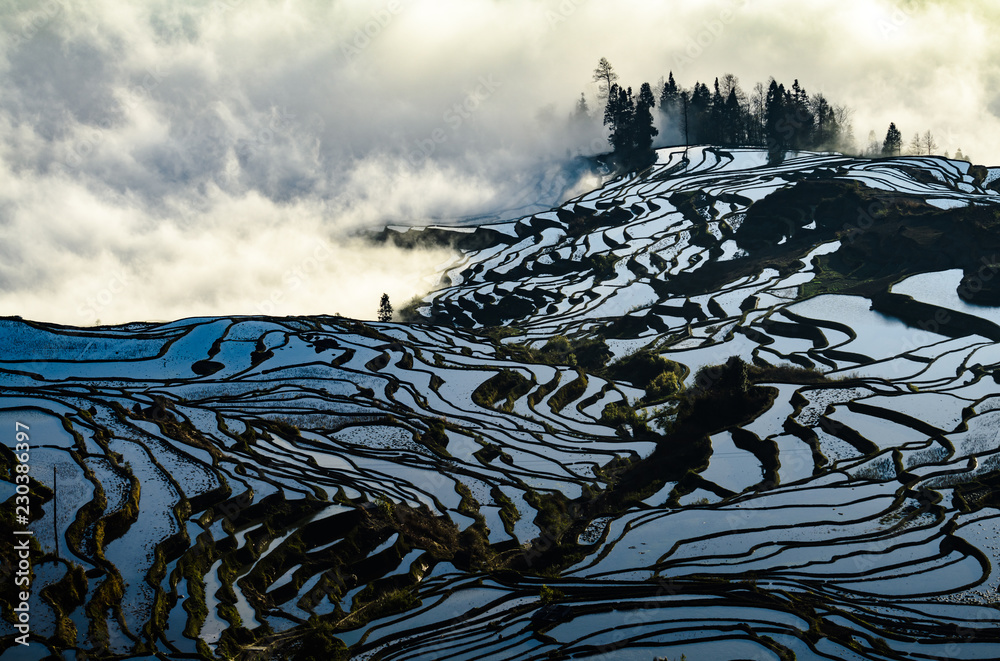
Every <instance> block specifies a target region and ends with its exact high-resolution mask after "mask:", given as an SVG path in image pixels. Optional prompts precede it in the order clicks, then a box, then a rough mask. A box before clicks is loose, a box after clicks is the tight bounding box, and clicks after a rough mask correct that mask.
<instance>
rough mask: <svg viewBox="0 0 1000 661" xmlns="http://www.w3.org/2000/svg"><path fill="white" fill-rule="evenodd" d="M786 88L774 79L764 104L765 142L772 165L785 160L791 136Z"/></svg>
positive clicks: (768, 159) (769, 161)
mask: <svg viewBox="0 0 1000 661" xmlns="http://www.w3.org/2000/svg"><path fill="white" fill-rule="evenodd" d="M786 96H787V95H786V94H785V86H784V85H779V84H778V81H776V80H774V79H772V80H771V85H770V86H769V87H768V88H767V99H766V100H765V102H764V140H765V141H766V143H767V162H768V163H771V164H772V165H775V164H778V163H781V162H782V161H783V160H785V151H787V149H788V140H789V138H790V137H791V135H789V133H790V132H789V131H788V128H789V127H788V126H787V125H786V124H787V122H786V120H785V100H786Z"/></svg>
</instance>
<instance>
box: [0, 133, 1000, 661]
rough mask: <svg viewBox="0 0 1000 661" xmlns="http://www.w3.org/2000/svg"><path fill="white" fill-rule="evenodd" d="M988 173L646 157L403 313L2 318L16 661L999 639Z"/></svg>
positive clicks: (750, 650)
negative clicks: (25, 560) (138, 320)
mask: <svg viewBox="0 0 1000 661" xmlns="http://www.w3.org/2000/svg"><path fill="white" fill-rule="evenodd" d="M998 174H1000V170H987V169H985V168H971V167H970V166H969V165H968V164H966V163H961V162H955V161H947V160H944V159H938V158H905V159H884V160H877V161H869V160H858V159H849V158H846V157H843V156H839V155H828V154H804V155H801V156H800V157H799V158H795V159H789V160H787V161H786V162H785V163H784V164H783V165H781V166H779V167H770V166H766V165H765V163H764V156H763V155H762V154H761V153H759V152H755V151H749V150H734V151H731V152H723V151H719V150H712V149H702V148H699V149H691V150H689V152H688V154H687V159H685V158H684V153H683V152H681V151H673V152H671V151H666V150H665V151H663V152H661V154H660V159H659V163H658V164H657V165H655V166H653V167H652V168H650V169H649V170H647V171H646V172H644V173H641V174H640V175H638V176H630V177H627V178H623V179H620V180H617V181H614V182H611V183H610V184H608V185H607V186H605V187H603V188H602V189H600V190H597V191H594V192H592V193H589V194H587V195H584V196H582V197H580V198H578V199H576V200H573V201H571V202H569V203H568V204H566V205H564V206H563V207H561V208H560V209H556V210H553V211H552V212H548V213H544V214H536V215H534V216H530V217H526V218H523V219H521V220H518V221H516V222H509V223H502V224H496V225H492V226H488V227H484V228H481V229H480V230H478V231H477V238H476V240H475V241H468V240H466V241H465V242H463V241H462V239H463V237H464V238H467V237H468V236H469V233H468V232H464V233H462V234H460V235H459V234H456V241H455V242H456V243H457V244H458V245H463V246H464V247H465V249H464V251H463V253H462V255H461V257H460V259H459V260H458V261H457V262H456V264H455V265H454V266H453V267H451V268H450V269H448V271H447V272H446V273H445V274H444V278H445V279H444V283H445V285H444V286H443V287H442V288H441V289H439V290H438V291H435V292H433V293H432V294H430V295H429V296H428V297H427V298H426V299H425V300H424V301H423V302H422V303H421V304H419V305H417V306H415V307H414V309H412V310H411V311H410V314H411V315H412V318H413V319H414V321H412V322H410V323H400V324H374V323H371V324H365V323H361V322H355V321H351V320H346V319H340V318H332V317H323V318H285V319H274V318H235V319H190V320H184V321H180V322H175V323H171V324H161V325H150V324H133V325H129V326H123V327H114V328H94V329H75V328H64V327H57V326H50V325H45V324H37V323H30V322H25V321H20V320H6V321H2V322H0V334H2V336H3V337H4V338H5V341H4V342H3V343H2V344H0V387H2V391H0V395H2V397H0V418H2V419H3V426H2V427H0V428H2V429H9V430H13V429H14V426H15V424H14V423H15V422H22V423H24V424H26V425H29V426H30V429H31V437H32V442H33V449H32V454H31V464H32V467H33V473H32V476H33V478H34V479H35V482H34V483H33V495H32V497H33V499H34V503H35V505H36V506H35V507H34V508H33V518H34V520H33V521H32V523H31V524H30V528H31V530H33V531H34V533H35V535H34V540H35V543H36V544H37V547H36V550H35V558H34V572H35V576H34V583H33V586H34V587H33V590H34V592H35V594H36V595H37V597H36V598H35V599H36V600H35V602H33V604H32V631H33V632H34V634H35V635H37V636H38V638H37V639H36V640H37V641H38V642H36V643H35V644H34V649H35V650H36V656H35V657H30V658H41V657H43V656H45V654H47V653H48V652H46V651H43V643H44V646H47V647H48V648H49V649H50V650H52V651H57V652H58V651H60V650H65V652H64V654H65V658H83V656H86V657H87V658H123V657H141V656H146V655H150V654H161V655H165V656H168V657H170V658H198V657H209V656H218V657H226V658H228V657H239V658H268V657H277V658H296V657H298V658H311V657H309V656H308V655H309V654H316V655H317V656H316V658H337V657H338V656H340V657H343V658H348V657H350V658H359V659H443V658H448V659H541V658H601V659H645V660H649V659H653V658H670V659H674V658H680V656H681V655H682V654H684V655H686V656H687V658H689V659H692V661H695V660H697V659H790V658H797V659H935V658H962V659H989V658H997V657H1000V634H998V633H997V632H998V630H1000V627H998V624H1000V611H998V598H997V587H998V585H1000V576H998V574H997V562H998V559H1000V555H998V554H1000V509H998V507H1000V496H998V495H997V494H998V488H1000V441H998V440H997V439H998V438H1000V386H998V385H997V384H998V383H1000V376H996V375H998V374H1000V371H998V370H1000V349H998V348H997V342H998V341H1000V310H998V308H995V307H990V306H989V305H988V304H989V303H993V302H995V299H994V293H993V289H992V283H993V275H994V274H995V273H996V271H998V270H1000V259H996V258H994V257H993V255H994V251H995V249H996V248H1000V231H998V230H1000V227H998V225H1000V220H998V218H1000V206H997V202H998V200H1000V196H998V195H997V193H996V192H995V191H994V190H992V188H991V187H992V186H994V182H995V181H996V179H997V175H998ZM447 232H448V231H447V230H435V231H434V232H429V233H427V234H426V235H425V236H428V237H431V238H432V239H433V240H434V241H440V240H441V236H442V234H447ZM457 232H458V230H456V233H457ZM432 235H433V236H432ZM390 238H392V237H391V233H390ZM398 238H399V240H400V241H406V242H410V243H415V244H419V242H420V240H421V234H420V233H419V232H417V231H411V232H408V233H407V234H406V235H404V236H403V237H398ZM994 265H997V266H996V268H994ZM983 303H986V304H987V305H983ZM553 338H555V339H553ZM10 436H11V437H13V431H11V432H10ZM3 461H4V463H5V470H6V471H7V479H8V481H7V482H4V483H3V484H4V485H5V487H4V488H5V489H6V493H5V496H4V497H5V498H6V497H8V496H11V495H13V485H12V484H11V483H10V481H9V480H10V478H11V476H12V465H13V463H15V458H14V457H13V456H12V455H11V453H10V452H9V451H5V452H4V454H3ZM53 467H54V469H55V474H56V476H57V480H58V484H57V488H56V494H57V496H58V498H57V499H56V500H53V499H52V491H51V487H52V486H53V476H52V468H53ZM12 510H13V507H12V501H10V502H8V503H7V504H6V505H5V516H6V517H8V518H6V519H5V520H4V525H5V526H6V527H7V528H10V527H11V526H12V525H13V521H12V520H11V519H10V518H9V516H10V515H9V514H8V513H9V512H12ZM14 527H15V528H16V527H17V526H14ZM2 534H3V535H4V540H8V539H11V535H10V534H9V532H7V531H5V532H2ZM57 539H58V549H57V548H56V540H57ZM5 543H6V542H5ZM4 599H7V598H6V597H4ZM10 607H11V604H10V603H7V602H6V601H5V603H4V608H5V615H7V616H8V617H9V616H10V611H9V609H10ZM2 626H3V627H4V628H3V629H0V632H2V633H3V634H4V636H5V637H4V638H3V641H4V644H5V645H8V646H10V645H12V644H13V636H14V630H13V629H12V628H11V625H10V624H3V625H2ZM8 654H23V650H20V649H19V650H13V649H12V650H11V651H10V652H8ZM74 655H75V656H74ZM3 658H7V657H3ZM10 658H14V657H10ZM17 658H29V657H23V656H18V657H17Z"/></svg>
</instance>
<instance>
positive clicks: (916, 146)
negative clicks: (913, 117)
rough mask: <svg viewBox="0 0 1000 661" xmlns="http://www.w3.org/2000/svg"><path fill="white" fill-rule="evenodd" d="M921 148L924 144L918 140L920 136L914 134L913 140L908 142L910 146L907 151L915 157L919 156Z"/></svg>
mask: <svg viewBox="0 0 1000 661" xmlns="http://www.w3.org/2000/svg"><path fill="white" fill-rule="evenodd" d="M923 148H924V142H923V140H921V139H920V134H919V133H914V134H913V139H912V140H910V146H909V149H908V151H909V152H910V153H911V154H913V155H915V156H920V152H921V150H922V149H923Z"/></svg>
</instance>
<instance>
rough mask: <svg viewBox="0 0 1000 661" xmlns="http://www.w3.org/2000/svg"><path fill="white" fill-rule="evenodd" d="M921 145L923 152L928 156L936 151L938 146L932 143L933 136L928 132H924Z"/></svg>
mask: <svg viewBox="0 0 1000 661" xmlns="http://www.w3.org/2000/svg"><path fill="white" fill-rule="evenodd" d="M923 144H924V150H925V151H926V152H927V155H928V156H930V155H931V154H933V153H934V152H936V151H937V148H938V145H937V143H936V142H935V141H934V134H933V133H931V132H930V131H926V132H925V133H924V137H923Z"/></svg>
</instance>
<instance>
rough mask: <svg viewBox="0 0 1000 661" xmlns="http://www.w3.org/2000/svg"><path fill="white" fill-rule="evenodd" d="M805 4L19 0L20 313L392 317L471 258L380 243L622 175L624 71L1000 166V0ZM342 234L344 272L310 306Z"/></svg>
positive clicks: (8, 254) (6, 203)
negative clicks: (301, 270) (610, 99)
mask: <svg viewBox="0 0 1000 661" xmlns="http://www.w3.org/2000/svg"><path fill="white" fill-rule="evenodd" d="M804 4H805V3H799V2H792V1H791V0H715V1H711V2H703V3H683V4H682V3H662V4H659V3H648V2H641V1H639V0H632V1H628V0H624V1H622V2H616V3H602V2H594V1H593V0H507V1H505V2H501V1H499V0H462V1H461V2H459V1H458V0H448V1H431V0H385V1H384V2H362V1H361V0H341V1H339V2H332V3H329V2H320V1H318V0H315V1H313V0H297V1H288V2H277V1H270V0H216V1H214V2H211V3H204V2H199V1H196V0H149V1H146V2H140V3H127V4H125V5H122V4H121V3H116V2H112V1H111V0H87V1H86V2H84V1H83V0H73V1H71V0H46V1H44V2H28V1H12V2H7V3H4V4H3V7H2V8H0V31H2V33H3V36H4V39H3V40H2V41H0V44H2V45H0V84H2V86H3V87H2V89H3V90H4V94H2V95H0V169H2V173H3V180H2V181H0V233H2V246H3V247H2V248H0V254H2V256H3V263H2V265H0V312H2V313H7V314H22V315H24V316H30V317H35V318H39V319H46V320H55V321H61V322H65V323H73V324H85V323H92V320H91V317H93V318H94V319H96V318H97V317H99V318H100V319H101V320H102V321H104V322H110V321H128V320H132V319H145V318H156V319H165V318H171V317H175V316H184V315H188V314H238V313H256V312H259V311H260V303H261V301H266V300H271V299H270V297H271V296H272V295H274V293H275V292H276V291H278V292H284V293H283V294H281V296H280V297H279V298H280V299H281V301H280V308H279V306H278V305H277V304H274V305H273V308H274V311H275V312H276V313H280V314H297V313H302V314H307V313H314V312H321V311H340V312H343V313H344V314H350V315H356V316H360V317H369V318H370V317H372V316H373V315H374V307H375V304H374V303H372V302H371V301H373V300H375V301H377V295H378V294H379V293H381V291H382V290H383V289H384V290H386V291H388V290H390V289H392V290H393V291H392V292H390V294H392V295H393V298H394V300H396V302H397V304H398V303H399V302H402V301H401V299H405V298H408V297H410V296H412V295H416V294H418V293H420V292H422V291H425V290H426V289H427V287H428V286H430V285H429V284H428V283H427V282H425V281H423V280H422V278H421V277H420V275H419V273H422V271H423V270H424V269H427V268H430V267H433V266H436V265H437V264H438V263H440V261H443V259H444V255H442V254H433V255H424V254H413V255H406V254H403V253H399V252H396V251H393V252H388V250H389V249H388V248H384V249H381V250H384V251H386V252H381V251H375V250H374V249H372V248H367V247H366V248H362V244H361V243H359V242H358V241H356V240H353V239H350V238H349V237H350V236H352V234H353V233H355V232H357V231H358V230H359V229H362V228H373V227H380V226H381V225H383V224H385V223H390V222H392V223H413V224H421V223H426V222H435V221H440V220H457V219H467V218H475V217H497V216H511V215H517V214H519V213H529V212H531V211H535V210H538V209H540V208H545V207H546V206H547V205H551V204H554V203H556V202H558V201H559V200H560V199H562V198H563V197H564V196H565V195H567V194H568V193H569V192H570V191H573V190H576V191H579V190H580V189H581V186H585V185H592V184H593V183H594V181H593V179H592V178H587V173H586V172H584V171H583V169H582V168H580V167H579V166H578V165H575V166H571V165H570V164H571V162H570V161H569V160H568V157H569V156H573V155H576V154H592V153H595V152H598V151H601V150H603V149H604V148H605V145H606V143H605V142H604V132H603V128H602V127H601V126H600V122H599V112H595V114H596V115H598V117H597V119H595V120H593V121H591V122H584V123H576V124H574V123H572V122H568V121H567V118H568V116H569V113H570V112H571V111H572V108H573V104H574V103H575V102H576V101H577V99H578V98H579V96H580V93H581V92H584V93H585V94H586V96H587V98H588V100H589V102H590V104H591V108H592V110H595V111H599V110H600V109H599V108H597V101H596V88H595V86H594V85H593V83H592V82H591V81H590V76H591V71H592V69H593V67H594V65H595V64H596V61H597V59H598V58H600V57H602V56H605V57H608V58H609V60H610V61H611V62H612V64H613V65H614V66H615V68H616V69H617V70H618V72H619V74H620V75H621V77H622V82H623V83H625V84H627V85H631V86H633V87H634V88H637V87H638V86H639V84H640V83H641V82H643V81H649V82H651V83H654V84H655V82H656V81H657V79H659V78H660V77H661V76H665V75H666V74H667V72H668V71H671V70H673V71H674V74H675V76H676V77H677V80H678V82H679V83H680V84H682V85H684V86H687V87H690V86H691V85H692V84H693V83H694V82H695V81H696V80H700V81H702V82H711V80H712V79H713V78H714V77H715V76H721V75H722V74H723V73H726V72H732V73H734V74H736V75H738V76H739V77H740V78H741V80H742V82H743V85H744V87H745V88H749V87H751V86H752V84H753V83H754V82H756V81H763V80H766V79H767V77H768V76H770V75H773V76H775V77H776V78H778V79H779V80H782V81H784V82H786V83H790V81H791V80H792V79H794V78H798V79H799V80H800V82H801V83H802V84H803V85H804V86H805V88H806V89H807V90H808V91H810V92H816V91H823V92H824V93H825V94H826V95H827V96H828V97H829V98H830V99H832V100H833V101H835V102H840V103H846V104H848V105H850V106H852V107H853V108H855V110H856V114H855V122H854V124H855V133H856V136H857V137H858V139H859V142H860V141H862V140H863V139H864V137H865V136H866V135H867V132H868V130H869V129H873V130H876V132H877V133H878V134H879V136H880V137H881V135H882V134H884V131H885V127H886V126H888V123H889V122H890V121H894V122H896V124H897V125H898V126H899V127H900V129H901V130H902V131H903V133H904V134H905V135H907V136H908V135H910V134H911V133H913V132H917V131H920V132H923V131H925V130H931V131H933V132H934V133H935V134H936V136H937V139H938V143H939V144H940V145H941V147H942V149H949V150H951V151H952V152H954V150H955V149H956V148H958V147H962V148H963V149H964V150H965V151H967V152H971V155H972V156H973V157H974V158H975V159H976V160H977V161H979V162H986V163H987V164H988V163H989V162H1000V118H998V116H997V111H996V108H997V105H998V102H997V100H996V96H995V93H994V92H993V91H991V90H995V89H996V85H995V83H996V82H997V81H998V80H1000V70H998V64H996V63H997V62H1000V59H998V58H997V57H996V56H997V52H996V51H997V46H996V45H995V40H993V39H992V38H991V35H992V34H994V33H995V31H996V28H997V26H998V22H1000V16H998V12H1000V10H998V9H997V8H996V7H995V5H994V4H993V3H990V2H988V1H986V0H981V1H976V2H967V3H961V4H956V3H949V2H944V1H943V0H941V1H931V0H926V1H924V2H905V1H901V2H899V3H895V4H894V3H892V2H889V1H888V0H882V1H877V2H872V1H870V0H865V1H862V0H848V1H845V2H833V1H830V2H817V3H808V5H807V6H803V5H804ZM317 241H320V242H325V244H324V245H328V246H329V250H330V253H329V254H330V255H333V256H332V257H329V258H328V259H326V260H325V261H324V262H323V264H322V266H321V268H318V269H317V270H316V271H315V274H313V275H311V276H310V278H309V279H308V285H307V284H306V283H305V281H303V282H302V284H300V285H298V286H297V287H295V288H294V289H289V288H288V286H287V280H288V278H287V276H288V272H289V271H290V270H294V268H295V267H296V265H297V264H301V263H305V262H306V261H308V260H309V259H310V255H312V252H311V251H313V250H314V249H315V245H316V242H317ZM373 264H377V265H379V268H378V270H377V272H378V273H379V274H381V275H379V276H378V277H379V278H384V279H383V280H380V281H378V282H376V281H375V280H374V279H375V278H376V276H375V275H374V273H375V271H373V270H372V269H373V267H372V265H373ZM396 266H398V270H393V267H396ZM116 277H118V278H122V279H124V280H127V281H128V284H127V286H126V287H124V289H123V290H122V291H120V292H114V294H115V295H114V300H113V302H111V303H109V304H107V305H102V306H100V307H101V309H100V310H97V312H99V314H97V315H94V314H91V311H92V310H96V308H97V307H98V306H94V305H89V304H88V303H87V301H88V300H94V301H97V299H98V296H101V298H102V300H103V299H106V298H107V295H106V292H107V291H109V284H108V283H109V282H113V279H114V278H116ZM283 283H284V284H283ZM393 283H396V284H395V286H392V285H393ZM114 288H115V289H119V288H121V287H119V285H118V284H115V285H114ZM348 292H352V293H353V292H357V295H356V296H355V297H353V298H349V297H348ZM265 307H266V306H265ZM81 309H85V310H86V312H81Z"/></svg>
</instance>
